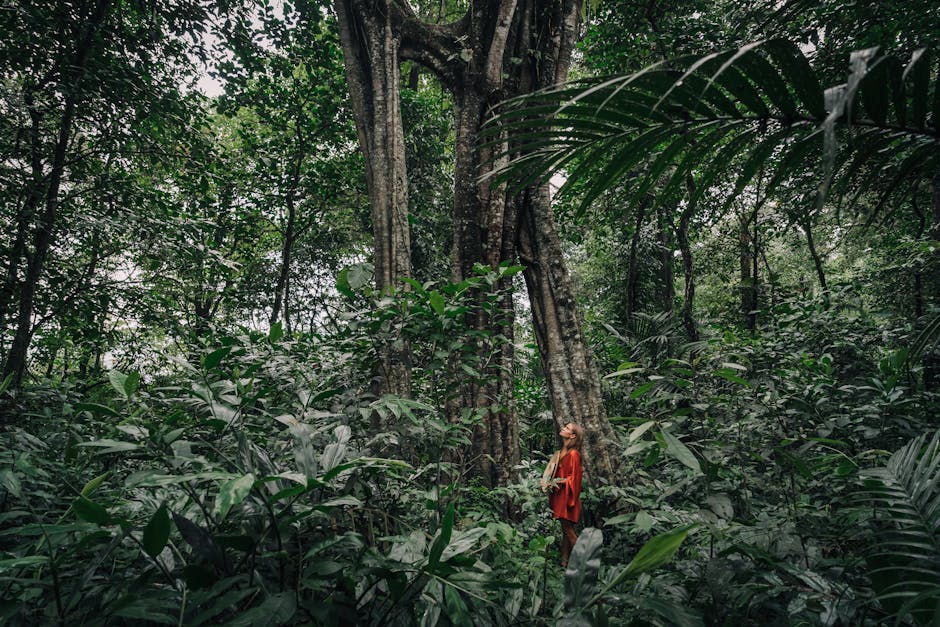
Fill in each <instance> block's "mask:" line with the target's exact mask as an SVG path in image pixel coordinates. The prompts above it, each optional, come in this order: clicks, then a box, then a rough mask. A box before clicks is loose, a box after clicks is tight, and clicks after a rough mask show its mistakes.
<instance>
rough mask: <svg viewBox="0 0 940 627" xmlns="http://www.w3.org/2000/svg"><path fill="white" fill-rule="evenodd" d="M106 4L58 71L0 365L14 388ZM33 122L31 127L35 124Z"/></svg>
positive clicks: (95, 10)
mask: <svg viewBox="0 0 940 627" xmlns="http://www.w3.org/2000/svg"><path fill="white" fill-rule="evenodd" d="M109 4H110V3H109V1H108V0H98V2H96V3H95V6H94V8H93V9H92V12H91V15H89V18H88V21H87V22H86V23H85V24H84V25H83V28H82V31H81V34H80V36H79V38H78V40H77V42H76V47H75V51H74V55H73V56H71V58H69V59H67V60H66V63H64V64H63V67H62V73H63V75H64V77H65V78H63V82H62V84H61V87H62V88H63V91H64V92H65V99H64V104H63V108H62V117H61V118H60V119H59V124H58V129H57V131H58V132H57V136H56V142H55V148H54V150H53V154H52V160H51V165H50V169H49V173H48V174H47V175H46V179H45V185H44V194H43V199H44V206H43V210H42V214H41V215H40V216H39V220H38V223H37V224H36V227H35V231H34V233H33V235H32V240H33V242H32V244H33V245H32V250H31V251H28V252H24V254H25V258H26V273H25V275H24V277H23V283H22V284H21V286H20V289H19V302H18V307H17V312H16V330H15V331H14V335H13V341H12V343H11V344H10V350H9V352H8V353H7V357H6V360H5V361H4V365H3V376H4V377H7V376H10V375H12V381H11V386H12V387H14V388H16V387H19V386H20V385H21V384H22V381H23V377H24V375H25V373H26V365H27V355H28V351H29V344H30V341H31V339H32V336H33V325H32V317H33V308H34V301H35V296H36V289H37V287H38V286H39V282H40V280H41V279H42V275H43V273H44V271H45V265H46V258H47V256H48V254H49V249H50V247H51V245H52V241H53V236H54V233H55V227H56V216H57V213H58V209H59V188H60V187H61V185H62V178H63V175H64V173H65V166H66V153H67V152H68V147H69V141H70V140H71V137H72V125H73V122H74V119H75V113H76V107H77V104H78V99H79V96H80V94H81V88H82V82H83V79H84V76H85V71H86V67H87V63H88V59H89V57H90V55H91V53H92V51H93V47H94V45H95V41H96V39H97V31H98V29H99V28H100V26H101V24H102V23H103V22H104V20H105V17H106V15H107V11H108V7H109ZM33 122H34V127H35V122H36V120H34V121H33ZM34 170H35V168H34ZM37 208H38V207H37Z"/></svg>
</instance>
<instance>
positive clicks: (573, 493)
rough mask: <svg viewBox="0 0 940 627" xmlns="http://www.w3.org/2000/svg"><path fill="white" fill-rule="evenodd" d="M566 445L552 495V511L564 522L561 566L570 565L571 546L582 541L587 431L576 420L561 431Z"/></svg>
mask: <svg viewBox="0 0 940 627" xmlns="http://www.w3.org/2000/svg"><path fill="white" fill-rule="evenodd" d="M558 435H560V436H561V441H562V447H561V450H560V451H558V458H559V459H558V468H557V469H556V470H555V476H554V481H553V482H552V483H553V484H554V485H555V488H554V489H553V490H552V491H551V493H550V494H549V496H548V504H549V505H550V506H551V508H552V514H554V516H555V518H557V519H558V520H560V521H561V565H562V566H563V567H567V566H568V557H569V556H570V555H571V549H573V548H574V545H575V542H577V541H578V534H576V533H575V531H574V526H575V524H576V523H577V522H578V520H579V519H580V518H581V474H582V468H581V440H582V439H583V436H584V431H583V430H582V429H581V427H580V426H579V425H576V424H575V423H573V422H569V423H567V424H566V425H565V426H563V427H562V428H561V431H559V432H558Z"/></svg>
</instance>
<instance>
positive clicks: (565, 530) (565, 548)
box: [559, 518, 578, 566]
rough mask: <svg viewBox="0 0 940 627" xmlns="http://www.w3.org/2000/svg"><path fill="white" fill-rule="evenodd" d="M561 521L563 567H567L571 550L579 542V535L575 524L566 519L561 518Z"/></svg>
mask: <svg viewBox="0 0 940 627" xmlns="http://www.w3.org/2000/svg"><path fill="white" fill-rule="evenodd" d="M559 520H560V521H561V565H562V566H567V565H568V557H569V556H570V555H571V550H572V549H573V548H574V545H575V543H576V542H577V541H578V534H576V533H575V532H574V523H573V522H572V521H570V520H565V519H564V518H559Z"/></svg>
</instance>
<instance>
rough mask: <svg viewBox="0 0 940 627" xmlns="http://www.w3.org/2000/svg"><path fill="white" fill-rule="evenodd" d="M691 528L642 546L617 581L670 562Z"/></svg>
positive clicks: (668, 533)
mask: <svg viewBox="0 0 940 627" xmlns="http://www.w3.org/2000/svg"><path fill="white" fill-rule="evenodd" d="M693 528H694V525H687V526H685V527H680V528H679V529H675V530H673V531H668V532H666V533H662V534H660V535H658V536H656V537H655V538H653V539H651V540H650V541H649V542H647V543H646V544H644V545H643V548H641V549H640V551H639V552H638V553H637V554H636V557H634V558H633V559H632V560H631V561H630V563H629V564H627V567H626V568H625V569H624V570H623V572H622V573H621V574H620V575H618V576H617V579H618V580H621V581H622V580H623V579H624V578H626V577H636V576H637V575H639V574H641V573H645V572H647V571H649V570H652V569H654V568H658V567H659V566H661V565H663V564H665V563H666V562H668V561H669V560H671V559H672V556H673V555H675V554H676V551H678V550H679V547H680V546H681V545H682V542H683V541H684V540H685V538H686V536H687V535H689V531H691V530H692V529H693Z"/></svg>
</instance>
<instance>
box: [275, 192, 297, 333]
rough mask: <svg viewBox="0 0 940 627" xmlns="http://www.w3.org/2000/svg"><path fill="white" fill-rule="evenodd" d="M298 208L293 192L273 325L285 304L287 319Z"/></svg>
mask: <svg viewBox="0 0 940 627" xmlns="http://www.w3.org/2000/svg"><path fill="white" fill-rule="evenodd" d="M296 218H297V208H296V206H295V204H294V197H293V192H292V191H291V192H290V193H288V196H287V224H286V225H285V227H284V244H283V245H282V246H281V267H280V270H279V271H278V274H277V284H276V285H275V287H274V304H273V305H272V306H271V318H270V322H271V324H272V325H273V324H274V323H275V322H277V321H278V320H279V319H280V317H281V305H282V303H283V304H284V317H285V318H286V317H287V305H286V302H287V296H286V292H287V281H288V277H289V275H290V258H291V252H292V249H293V246H294V237H295V233H294V230H295V224H296Z"/></svg>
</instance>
